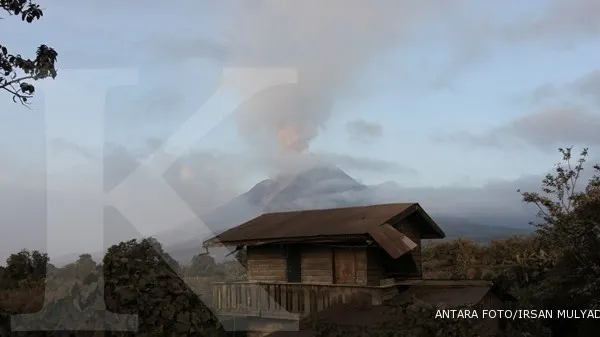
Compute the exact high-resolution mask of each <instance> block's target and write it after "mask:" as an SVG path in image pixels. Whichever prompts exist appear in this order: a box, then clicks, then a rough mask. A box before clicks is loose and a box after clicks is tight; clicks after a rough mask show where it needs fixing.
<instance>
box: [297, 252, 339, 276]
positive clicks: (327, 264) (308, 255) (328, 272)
mask: <svg viewBox="0 0 600 337" xmlns="http://www.w3.org/2000/svg"><path fill="white" fill-rule="evenodd" d="M301 254H302V266H301V268H300V270H301V272H302V283H327V284H331V283H333V249H332V248H330V247H319V246H309V245H304V246H303V247H302V253H301Z"/></svg>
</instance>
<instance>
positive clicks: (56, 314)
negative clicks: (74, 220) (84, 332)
mask: <svg viewBox="0 0 600 337" xmlns="http://www.w3.org/2000/svg"><path fill="white" fill-rule="evenodd" d="M178 269H179V266H178V265H177V263H176V262H175V261H173V260H172V259H171V258H170V257H169V256H168V254H165V253H164V252H163V250H162V247H161V245H160V244H159V243H158V242H157V241H156V240H154V239H144V240H140V241H137V240H131V241H127V242H122V243H120V244H118V245H114V246H112V247H110V248H109V250H108V252H107V254H106V255H105V257H104V259H103V264H102V266H100V265H97V264H96V262H94V261H93V260H92V258H91V256H90V255H89V254H83V255H81V256H80V257H79V259H78V260H77V261H76V262H74V263H71V264H69V265H67V266H64V267H63V268H59V269H56V270H53V271H52V272H51V273H49V274H48V276H47V277H48V280H47V288H46V291H47V292H46V293H47V294H49V296H48V297H47V298H46V304H45V305H44V306H43V308H37V310H40V309H41V313H42V314H43V315H44V324H45V326H44V328H54V327H57V326H58V327H60V326H62V324H63V323H64V322H86V320H89V318H90V317H91V315H98V311H97V310H98V309H101V308H100V307H98V305H99V304H101V303H102V302H101V301H102V299H104V300H105V304H106V309H107V310H109V311H111V312H114V313H120V314H137V315H138V322H137V323H138V326H139V329H138V332H137V333H135V334H134V335H135V336H144V335H146V336H158V335H173V334H175V335H177V336H200V335H201V336H224V335H226V333H225V332H224V331H223V330H222V329H221V326H220V323H219V322H218V320H217V318H216V317H215V316H213V314H212V313H211V312H210V311H209V310H208V307H207V306H206V305H205V304H204V303H203V302H202V300H201V299H200V298H199V297H198V296H197V295H196V294H195V293H194V292H193V291H192V290H190V289H189V288H188V287H187V286H186V284H185V282H184V281H183V279H182V278H181V277H180V276H179V275H178ZM103 280H104V282H103ZM26 290H27V289H26V288H19V289H13V290H12V291H11V292H10V294H13V295H14V294H18V293H23V294H25V293H26ZM38 295H39V294H38ZM42 296H43V293H42ZM101 296H103V298H102V297H101ZM0 297H1V296H0ZM38 297H39V296H38ZM42 298H43V297H42ZM9 300H21V301H24V300H25V299H24V298H19V299H16V298H15V297H14V296H13V297H12V298H9ZM0 304H1V305H2V306H1V307H0V309H2V310H3V311H4V313H2V312H0V335H2V331H3V329H4V332H7V331H9V320H8V319H9V314H12V313H22V312H23V310H22V307H17V306H14V305H12V306H11V307H12V308H9V307H7V305H6V304H9V306H10V304H11V303H5V302H0ZM37 310H34V311H37ZM29 312H31V311H29ZM119 323H120V324H131V323H132V322H116V321H115V322H111V324H119ZM104 335H105V336H125V335H128V334H127V333H117V332H113V333H110V334H109V333H107V334H104ZM36 336H47V335H46V334H42V333H41V332H40V333H39V334H36ZM77 336H80V334H79V333H78V334H77Z"/></svg>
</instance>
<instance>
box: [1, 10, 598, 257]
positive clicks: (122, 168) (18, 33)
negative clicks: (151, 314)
mask: <svg viewBox="0 0 600 337" xmlns="http://www.w3.org/2000/svg"><path fill="white" fill-rule="evenodd" d="M41 4H42V6H43V8H44V9H45V16H44V17H43V18H42V20H41V21H39V22H36V23H35V24H30V25H28V24H25V23H20V22H19V21H18V20H17V19H15V18H7V19H5V20H1V21H0V29H1V30H2V31H4V32H11V33H10V34H4V35H3V37H2V44H3V45H6V46H7V47H8V48H9V49H10V50H11V51H12V52H18V53H22V54H23V55H27V56H30V55H32V54H31V53H32V51H33V50H34V48H35V47H36V46H37V45H39V44H40V43H47V44H49V45H51V46H52V47H55V48H56V49H57V51H58V52H59V76H58V78H57V79H56V80H55V81H53V82H49V81H47V82H44V83H40V84H39V86H38V89H39V90H40V92H39V93H38V95H37V97H36V100H35V101H34V104H33V105H32V109H31V110H29V109H27V108H24V107H22V106H20V105H17V104H14V103H12V100H11V97H9V96H8V95H2V96H0V106H1V107H2V109H1V110H2V113H1V114H0V142H1V143H0V153H1V154H2V158H3V159H2V160H1V161H0V184H2V188H1V192H0V193H1V194H2V195H1V197H2V199H0V200H3V201H4V202H3V203H2V206H0V210H2V214H0V222H1V228H2V232H3V233H7V232H10V231H11V230H13V231H14V232H13V233H16V234H13V235H12V236H10V237H5V238H2V239H0V240H2V242H3V243H4V241H5V240H6V244H2V245H1V246H2V249H1V250H2V251H1V252H0V255H5V254H6V253H7V252H8V251H13V250H14V249H18V248H17V247H25V246H27V247H33V246H35V245H39V244H40V243H43V242H45V240H46V239H45V236H43V235H41V234H40V235H32V234H31V233H33V232H37V231H39V230H40V228H43V226H42V224H43V222H44V220H43V219H44V218H45V206H44V205H45V204H44V201H43V200H44V199H43V196H44V194H45V191H46V190H48V189H54V190H57V191H58V192H57V193H58V194H56V195H55V196H59V197H56V198H58V199H61V198H65V200H66V199H69V198H70V200H75V201H76V200H78V199H80V198H84V199H85V197H82V196H85V195H88V194H89V193H92V194H93V193H94V192H90V191H92V190H93V188H94V187H93V186H92V185H93V184H94V183H95V182H96V180H94V179H95V178H94V175H95V174H96V176H97V174H98V172H102V171H101V170H102V169H101V168H100V166H99V163H101V162H104V168H103V170H104V171H103V174H101V176H103V178H104V186H105V190H111V189H112V188H113V187H115V186H117V185H118V184H119V182H120V181H121V180H123V179H124V178H125V177H126V176H127V174H128V173H130V172H131V171H132V169H133V168H134V167H135V166H136V163H135V160H136V159H143V158H144V156H145V154H148V153H151V152H152V150H153V149H156V148H157V146H158V145H159V144H160V143H161V141H163V140H165V139H168V138H169V137H171V136H172V135H174V134H176V130H178V129H179V128H180V127H182V126H184V125H185V124H186V120H187V119H188V118H190V117H191V116H192V115H194V114H195V113H196V112H197V111H199V109H201V108H202V107H204V106H205V103H206V102H207V100H208V99H209V97H211V96H212V95H213V94H214V93H215V92H216V90H217V88H219V86H220V84H221V76H222V72H223V70H224V69H225V68H232V67H246V68H273V67H279V68H289V69H295V70H297V75H298V83H297V84H295V85H283V86H278V87H276V88H273V89H269V90H266V91H264V92H262V93H260V94H258V95H255V96H253V97H252V98H251V99H250V100H249V101H248V102H246V103H245V104H240V103H239V102H238V100H239V98H240V97H241V96H242V93H243V90H244V85H248V84H247V83H246V84H244V83H241V82H240V83H237V82H235V81H234V82H233V83H230V84H232V85H230V86H228V87H227V90H225V91H221V93H220V95H219V96H218V97H216V99H215V100H214V101H212V102H211V103H210V105H209V106H208V108H206V109H205V110H202V111H201V113H202V114H205V115H210V116H207V117H206V119H207V122H206V123H205V125H204V126H203V127H200V126H198V131H197V132H195V131H194V130H195V129H194V128H193V127H190V130H191V131H190V132H189V133H187V134H186V135H184V136H181V137H180V138H178V140H177V141H174V144H175V145H177V146H178V149H171V150H172V151H171V150H169V151H170V152H172V155H176V156H177V157H179V154H178V153H179V152H177V151H183V153H184V155H183V156H181V157H180V158H179V161H178V163H176V164H175V165H174V166H171V170H170V171H169V172H171V173H169V174H167V176H168V177H167V178H166V180H167V181H168V182H169V185H170V186H171V187H173V189H174V190H175V191H176V192H177V194H178V195H179V196H180V197H181V198H182V199H184V200H185V201H186V202H187V204H188V205H191V206H190V207H191V208H192V209H193V210H194V211H196V213H198V212H201V211H202V210H206V209H208V208H210V207H213V206H215V205H217V204H219V203H221V202H223V201H225V200H228V198H231V197H232V196H234V195H236V194H237V193H240V192H243V191H245V190H247V189H248V188H249V187H251V186H252V185H253V184H255V183H256V182H258V181H259V180H261V179H264V178H265V177H267V176H269V175H270V174H272V173H275V172H277V170H278V169H280V166H279V164H280V162H281V161H282V159H281V157H282V155H281V153H282V152H285V153H287V152H289V151H292V150H289V149H293V151H305V152H310V153H314V154H316V155H318V156H321V157H322V158H324V159H326V160H329V161H331V162H333V163H335V164H337V165H338V166H340V167H341V168H342V169H344V170H345V171H346V172H348V173H349V174H351V175H352V176H353V177H355V178H356V179H358V180H360V181H362V182H364V183H368V184H377V183H381V182H384V181H395V182H397V183H399V184H400V185H401V186H403V187H405V188H412V189H415V191H416V190H419V191H421V192H420V193H421V194H422V193H423V191H427V193H430V194H431V195H432V200H438V199H439V198H435V197H433V196H434V195H444V196H446V195H453V197H452V199H456V200H448V201H447V202H448V205H450V204H452V203H453V202H459V201H460V200H461V196H464V198H466V199H464V200H469V203H472V202H475V203H476V202H478V201H480V202H482V203H483V202H485V205H490V204H493V202H492V200H494V198H495V197H496V196H495V193H493V192H492V189H490V186H496V187H497V186H502V184H504V186H510V189H511V191H512V187H514V186H515V184H516V182H518V181H520V180H523V179H530V177H535V176H538V175H542V174H544V173H545V172H546V171H547V170H549V169H551V168H552V165H553V164H554V163H555V162H557V161H558V159H560V157H559V155H558V153H557V152H556V149H557V148H558V147H560V146H570V145H575V146H577V147H581V146H588V147H590V149H591V154H592V157H598V155H599V154H600V132H599V131H598V130H600V112H599V107H600V48H599V46H600V21H598V20H597V17H598V14H600V2H598V1H597V0H547V1H540V0H531V1H516V0H509V1H502V2H494V3H493V4H492V3H491V2H481V1H474V0H424V1H418V2H417V1H402V0H389V1H388V0H375V1H373V0H371V1H361V0H332V1H312V0H306V1H284V0H268V1H260V0H254V1H231V2H227V4H225V2H212V1H211V2H209V1H179V2H178V1H175V2H164V1H152V0H150V1H85V2H84V1H48V0H45V1H42V2H41ZM89 71H95V72H94V73H90V72H89ZM61 74H62V75H64V76H61ZM261 80H264V78H263V75H261V73H260V72H257V74H256V75H255V78H253V79H251V80H250V82H249V83H251V84H252V83H255V82H260V81H261ZM108 86H112V88H109V87H108ZM106 89H109V90H108V91H106ZM104 91H106V92H105V93H104V94H103V93H102V92H104ZM45 116H48V117H45ZM221 117H223V121H222V122H219V123H217V122H218V121H219V120H220V119H221ZM45 118H48V120H47V121H46V122H45V121H44V119H45ZM102 118H104V119H102ZM103 121H104V122H103ZM102 123H104V124H102ZM213 124H215V126H214V127H213ZM102 125H104V127H102ZM49 128H50V129H51V130H52V131H48V130H49ZM46 134H49V135H50V138H52V140H51V142H50V143H48V144H47V143H46ZM103 143H107V144H109V145H107V147H106V149H105V153H104V154H102V152H100V151H99V149H100V145H101V144H103ZM190 144H195V145H194V147H192V148H189V145H190ZM278 144H279V145H278ZM46 145H48V151H47V149H46ZM282 146H283V147H285V148H289V149H288V150H285V149H283V148H282ZM102 157H106V158H105V160H104V161H102V160H101V159H100V158H102ZM47 159H48V160H49V161H48V162H47ZM47 171H48V172H50V171H51V178H50V177H49V178H48V179H50V180H51V183H49V184H50V185H51V187H47V184H48V182H47V180H46V173H47ZM139 185H140V186H139V188H138V189H134V188H132V189H130V190H128V192H127V194H124V195H126V196H127V197H126V198H125V197H123V198H125V199H126V200H129V201H130V202H132V203H135V202H138V201H139V203H140V205H142V206H140V207H141V208H140V209H147V210H149V212H150V211H152V208H154V207H153V206H152V205H159V204H161V203H163V202H164V201H163V200H162V199H161V198H163V197H165V196H166V195H170V194H169V193H173V192H172V191H167V190H163V191H162V192H157V191H154V190H151V189H148V187H147V185H150V184H146V183H140V184H139ZM486 189H490V190H489V191H488V190H486ZM504 189H506V187H504ZM451 191H461V192H460V193H458V192H457V193H456V194H448V193H449V192H451ZM486 191H488V192H486ZM420 193H416V195H421V194H420ZM436 193H437V194H436ZM473 193H475V194H473ZM124 195H123V196H124ZM467 195H469V198H467V197H466V196H467ZM473 195H478V196H484V197H483V198H485V199H487V198H488V197H489V199H488V200H481V199H482V197H479V198H475V200H473ZM409 198H410V197H409ZM411 199H412V198H411ZM61 200H62V199H61ZM90 200H93V198H92V199H90ZM94 200H95V199H94ZM440 202H442V203H444V202H446V201H445V200H444V201H440ZM464 202H466V201H464ZM515 202H516V203H518V202H519V200H518V195H516V194H515ZM56 203H62V201H56ZM90 203H94V201H90ZM61 205H63V206H62V207H63V208H64V210H67V211H68V210H72V211H71V212H74V213H77V212H76V211H74V210H77V208H78V207H77V203H73V201H71V202H70V203H69V202H66V201H65V203H64V204H61ZM65 205H71V206H65ZM144 207H145V208H144ZM472 207H476V206H472ZM498 207H500V208H501V207H502V206H498ZM83 208H85V207H83ZM83 208H82V209H83ZM167 208H168V210H157V211H156V212H157V214H158V213H161V214H162V216H158V215H156V214H153V215H146V216H141V217H140V219H139V221H137V223H140V222H141V223H143V225H136V228H137V229H138V231H141V232H143V234H151V233H153V232H155V231H157V230H164V229H168V228H171V227H174V226H176V225H177V224H178V223H179V222H180V221H185V220H186V219H188V218H190V217H193V213H191V212H190V210H187V211H186V210H181V211H178V209H177V208H176V207H175V208H169V207H167ZM64 210H63V211H64ZM132 212H134V211H132ZM458 212H460V211H458ZM59 213H60V212H59ZM122 213H126V212H122ZM150 213H151V212H150ZM174 213H176V214H177V215H176V216H175V215H173V214H174ZM57 214H58V213H57ZM87 217H88V214H87V213H85V212H84V211H83V210H81V212H79V213H78V215H77V214H75V215H73V214H71V215H70V216H69V217H65V218H64V221H62V224H60V226H58V227H60V228H61V232H60V233H61V235H59V236H57V237H60V240H59V239H58V238H57V239H56V240H58V241H56V242H60V244H58V243H57V245H56V248H55V249H56V254H59V253H61V254H62V253H68V252H71V251H74V250H75V251H76V250H81V249H86V250H91V249H92V248H91V247H90V245H91V246H93V245H94V244H93V243H91V241H86V240H85V239H79V236H78V235H79V234H76V233H77V230H80V226H81V224H80V223H81V222H82V221H83V220H82V219H85V218H87ZM125 217H127V218H129V217H128V216H125ZM142 218H143V219H142ZM54 219H60V216H58V215H55V218H54ZM130 220H131V219H130ZM142 220H143V221H142ZM58 222H61V221H58ZM30 223H35V225H30ZM140 226H141V227H140ZM58 227H53V228H58ZM142 227H143V228H142ZM84 232H85V231H84ZM63 234H64V235H63ZM32 236H36V239H31V237H32ZM38 236H39V237H38ZM8 240H10V242H9V241H8ZM90 240H91V239H90Z"/></svg>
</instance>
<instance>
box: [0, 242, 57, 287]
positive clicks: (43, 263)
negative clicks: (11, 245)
mask: <svg viewBox="0 0 600 337" xmlns="http://www.w3.org/2000/svg"><path fill="white" fill-rule="evenodd" d="M49 260H50V259H49V258H48V255H47V254H46V253H40V252H39V251H37V250H34V251H32V252H30V251H28V250H25V249H24V250H22V251H20V252H18V253H15V254H11V255H10V256H9V257H8V259H6V267H5V268H4V270H3V271H2V275H1V280H0V281H1V282H0V283H1V286H2V287H3V288H11V287H17V286H19V284H20V283H21V282H24V281H32V282H37V281H41V280H43V279H44V278H45V277H46V268H47V267H48V265H49V263H48V262H49Z"/></svg>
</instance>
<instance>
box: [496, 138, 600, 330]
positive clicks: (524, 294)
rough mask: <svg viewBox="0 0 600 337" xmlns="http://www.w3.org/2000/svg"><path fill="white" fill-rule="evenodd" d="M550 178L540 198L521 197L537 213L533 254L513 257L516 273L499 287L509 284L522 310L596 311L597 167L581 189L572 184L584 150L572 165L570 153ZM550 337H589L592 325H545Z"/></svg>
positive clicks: (599, 270) (599, 283) (599, 274)
mask: <svg viewBox="0 0 600 337" xmlns="http://www.w3.org/2000/svg"><path fill="white" fill-rule="evenodd" d="M559 150H560V152H561V153H562V156H563V161H562V163H559V164H557V166H556V168H555V172H554V173H553V174H548V175H547V176H546V177H545V178H544V180H543V181H542V189H541V190H542V193H534V192H525V193H523V194H522V195H523V200H524V201H525V202H526V203H531V204H534V205H536V206H537V207H538V209H539V217H540V219H541V220H542V221H541V222H540V223H537V224H534V225H535V226H536V228H537V232H538V238H539V242H538V245H537V246H536V251H535V252H532V253H530V254H529V255H519V256H517V257H516V262H517V267H515V268H514V269H513V270H511V271H509V272H507V273H504V274H503V275H502V276H501V277H500V278H499V279H500V280H499V281H501V282H504V283H512V284H513V285H515V286H516V287H517V288H518V289H517V291H519V292H520V294H521V301H522V303H523V304H525V305H527V304H528V305H530V306H534V307H537V308H545V309H576V310H582V309H599V308H600V177H599V175H598V174H599V173H600V166H598V165H595V166H594V167H593V169H594V172H593V175H592V178H591V179H590V180H589V181H588V184H587V185H586V186H585V187H584V188H579V186H578V185H577V184H578V180H579V178H580V176H581V172H582V171H583V169H584V164H585V162H586V157H587V156H588V151H587V149H584V150H583V151H582V152H581V154H580V157H579V159H578V160H577V162H576V163H574V164H573V163H572V154H571V152H572V149H571V148H567V149H559ZM545 323H546V324H547V325H548V326H549V327H550V328H551V329H552V332H553V335H554V336H595V335H596V334H597V333H596V331H597V329H598V328H600V324H599V323H597V322H595V321H594V320H590V321H588V320H551V321H548V322H545Z"/></svg>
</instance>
